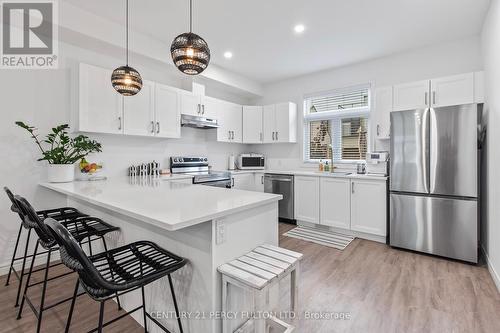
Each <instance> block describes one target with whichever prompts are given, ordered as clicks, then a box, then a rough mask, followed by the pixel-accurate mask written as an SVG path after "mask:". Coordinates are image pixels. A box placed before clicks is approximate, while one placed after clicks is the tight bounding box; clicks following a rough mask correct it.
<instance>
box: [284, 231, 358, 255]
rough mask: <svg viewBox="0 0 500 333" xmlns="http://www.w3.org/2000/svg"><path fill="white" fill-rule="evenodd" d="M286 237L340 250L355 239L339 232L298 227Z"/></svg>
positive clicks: (285, 234)
mask: <svg viewBox="0 0 500 333" xmlns="http://www.w3.org/2000/svg"><path fill="white" fill-rule="evenodd" d="M283 235H284V236H288V237H293V238H298V239H302V240H305V241H309V242H313V243H316V244H320V245H326V246H330V247H333V248H336V249H338V250H343V249H345V248H346V247H347V245H349V244H350V243H351V242H352V241H353V240H354V237H352V236H348V235H344V234H341V233H338V232H333V231H328V230H322V229H318V228H309V227H304V226H298V227H296V228H294V229H292V230H290V231H288V232H286V233H284V234H283Z"/></svg>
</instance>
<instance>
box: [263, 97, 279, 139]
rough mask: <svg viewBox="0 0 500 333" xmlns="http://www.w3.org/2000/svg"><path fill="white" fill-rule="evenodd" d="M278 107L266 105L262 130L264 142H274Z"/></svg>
mask: <svg viewBox="0 0 500 333" xmlns="http://www.w3.org/2000/svg"><path fill="white" fill-rule="evenodd" d="M275 110H276V108H275V105H274V104H273V105H266V106H264V111H263V114H262V131H263V136H264V140H263V142H264V143H274V142H276V141H275V140H274V133H275V132H276V111H275Z"/></svg>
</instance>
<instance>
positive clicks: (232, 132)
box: [231, 131, 234, 140]
mask: <svg viewBox="0 0 500 333" xmlns="http://www.w3.org/2000/svg"><path fill="white" fill-rule="evenodd" d="M231 133H233V136H232V139H233V140H234V131H231Z"/></svg>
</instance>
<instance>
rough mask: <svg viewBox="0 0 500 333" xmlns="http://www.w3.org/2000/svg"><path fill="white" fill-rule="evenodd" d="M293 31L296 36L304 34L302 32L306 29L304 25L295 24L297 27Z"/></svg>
mask: <svg viewBox="0 0 500 333" xmlns="http://www.w3.org/2000/svg"><path fill="white" fill-rule="evenodd" d="M293 30H295V32H296V33H298V34H301V33H303V32H304V30H306V27H304V25H303V24H297V25H296V26H295V27H294V28H293Z"/></svg>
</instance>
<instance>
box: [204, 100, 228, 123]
mask: <svg viewBox="0 0 500 333" xmlns="http://www.w3.org/2000/svg"><path fill="white" fill-rule="evenodd" d="M222 103H224V101H221V100H220V99H216V98H212V97H208V96H200V105H201V116H202V117H205V118H208V119H217V110H218V109H219V107H220V105H221V104H222Z"/></svg>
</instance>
